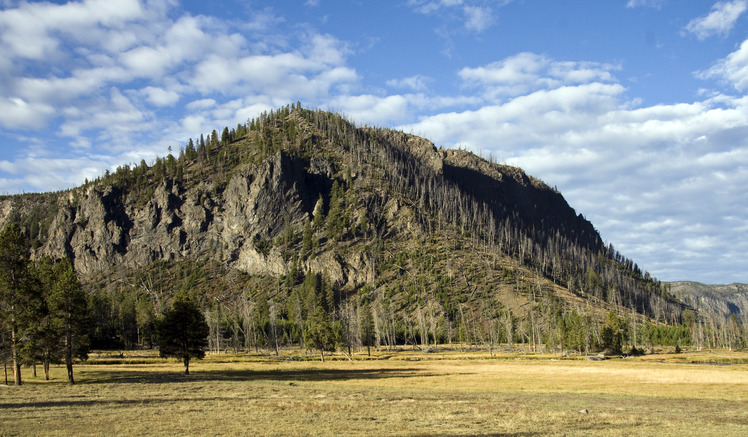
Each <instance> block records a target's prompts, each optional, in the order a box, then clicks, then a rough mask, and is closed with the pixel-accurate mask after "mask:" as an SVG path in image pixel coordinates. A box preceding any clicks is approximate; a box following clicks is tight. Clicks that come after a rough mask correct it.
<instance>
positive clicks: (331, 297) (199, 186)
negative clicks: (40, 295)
mask: <svg viewBox="0 0 748 437" xmlns="http://www.w3.org/2000/svg"><path fill="white" fill-rule="evenodd" d="M0 211H2V216H0V225H2V226H5V225H6V224H8V223H18V224H20V226H21V228H22V229H23V232H24V235H25V236H26V237H27V239H28V241H29V246H30V251H31V252H30V253H31V257H32V259H41V257H43V256H49V257H52V258H54V259H59V258H62V257H69V258H70V259H71V260H72V261H73V264H74V266H75V269H76V271H77V272H78V273H79V275H80V277H81V280H82V282H83V283H84V285H85V287H86V289H87V290H88V293H89V297H90V299H89V301H90V305H91V307H92V311H93V326H94V332H93V333H92V341H93V345H94V347H99V348H115V347H136V346H144V347H149V346H152V344H153V326H154V321H155V320H156V319H157V318H158V317H159V316H160V315H161V314H162V313H163V311H164V310H165V309H166V308H167V307H168V305H169V303H170V301H171V298H172V296H173V295H174V294H175V293H176V292H180V291H183V292H186V293H189V294H191V295H192V296H193V297H195V298H196V299H197V300H198V301H199V302H200V304H201V306H202V309H203V311H204V313H205V315H206V318H207V320H208V323H209V325H210V331H211V332H210V347H211V349H213V350H217V351H220V350H225V349H227V348H231V349H235V350H241V349H247V348H261V347H262V348H273V349H275V350H278V348H279V347H280V346H282V345H285V344H302V345H303V344H306V343H308V341H307V340H308V338H307V339H305V335H304V333H305V331H307V330H308V328H309V326H310V324H314V323H318V322H320V320H316V319H313V315H314V314H315V313H316V310H317V309H318V308H321V309H322V310H324V311H323V313H324V314H325V315H326V317H327V320H325V321H324V322H325V323H326V324H327V325H326V326H329V327H330V329H331V330H333V331H334V336H333V337H334V338H335V340H336V341H335V343H336V344H334V345H329V346H330V347H335V346H336V345H337V346H341V345H342V346H343V348H344V349H345V348H348V350H349V351H350V350H351V348H360V347H366V346H378V347H390V348H391V347H394V346H395V345H402V344H409V345H414V346H418V347H429V346H430V345H434V344H440V343H450V342H459V343H480V344H487V345H491V346H492V345H498V344H500V343H508V344H517V343H522V344H525V345H526V346H527V347H530V348H532V349H534V350H539V349H548V348H550V349H552V350H577V351H580V352H587V351H589V350H592V349H601V348H606V349H608V350H611V351H617V352H620V351H621V350H622V346H623V345H626V344H628V345H634V346H639V347H641V345H648V346H651V345H653V344H670V345H676V344H690V343H692V342H693V341H695V338H694V336H695V335H697V334H698V335H700V336H701V337H699V339H698V340H699V341H700V342H701V343H700V344H704V345H711V343H710V342H711V340H710V339H711V338H716V337H715V336H714V335H711V334H710V333H711V331H710V329H716V327H715V326H711V325H709V324H708V323H705V320H704V319H703V318H702V317H700V316H699V313H698V312H694V310H693V309H689V308H688V305H685V304H684V303H683V302H682V301H680V300H678V299H677V298H676V297H675V296H674V295H673V294H672V293H671V292H670V288H669V285H668V284H663V283H661V282H660V281H658V280H656V279H655V278H653V277H651V276H650V275H649V273H647V272H644V271H642V270H641V269H640V268H639V267H638V266H637V265H636V263H634V262H633V261H632V260H630V259H628V258H626V257H624V256H623V255H622V254H620V253H619V252H618V251H616V250H615V248H614V247H613V245H612V244H605V243H603V241H602V240H601V238H600V236H599V235H598V233H597V231H596V230H595V229H594V227H593V226H592V224H591V223H589V222H588V221H587V220H585V219H584V218H583V217H582V215H581V214H577V213H576V212H575V211H574V210H573V209H572V208H571V207H569V205H568V204H567V203H566V201H565V200H564V198H563V196H562V195H561V194H560V193H559V192H557V191H556V190H554V189H552V188H550V187H548V186H547V185H546V184H545V183H543V182H542V181H539V180H537V179H535V178H533V177H531V176H529V175H527V174H525V173H524V172H523V171H522V170H521V169H519V168H515V167H510V166H506V165H500V164H498V163H495V162H491V161H487V160H485V159H483V158H481V157H479V156H476V155H474V154H472V153H470V152H467V151H463V150H442V149H437V148H435V147H434V145H433V144H432V143H431V142H429V141H428V140H426V139H423V138H419V137H416V136H413V135H408V134H405V133H402V132H397V131H393V130H388V129H379V128H371V127H357V126H355V125H353V124H352V123H350V122H349V121H347V120H345V119H344V118H343V117H341V116H339V115H337V114H331V113H328V112H323V111H318V110H308V109H302V108H301V107H300V105H293V106H288V107H285V108H281V109H279V110H277V111H272V112H270V113H265V114H262V115H261V116H259V117H258V118H256V119H253V120H250V121H249V122H248V123H247V124H240V125H238V126H236V128H231V129H229V128H228V127H227V128H225V129H223V131H222V132H221V133H219V132H218V131H213V132H212V133H211V134H209V135H207V136H206V135H200V137H199V138H196V139H191V140H190V141H189V143H188V144H186V145H184V147H182V148H180V150H179V152H178V153H176V156H174V155H172V154H170V155H168V156H167V157H166V158H159V159H157V160H156V161H155V162H154V163H151V164H150V165H149V164H148V163H146V162H144V161H142V162H140V163H139V164H135V165H131V166H122V167H119V168H118V169H117V170H116V171H115V172H113V173H111V174H105V175H104V176H102V177H101V178H98V179H96V180H94V181H87V182H86V183H85V184H84V185H83V186H81V187H78V188H75V189H73V190H69V191H65V192H60V193H46V194H27V195H21V196H11V197H4V198H0ZM740 326H741V329H742V325H740ZM744 338H745V335H744V331H742V334H741V335H740V336H739V337H735V338H734V339H733V340H731V341H734V342H735V346H737V345H738V344H742V343H741V342H743V341H744V340H743V339H744ZM307 346H308V344H307Z"/></svg>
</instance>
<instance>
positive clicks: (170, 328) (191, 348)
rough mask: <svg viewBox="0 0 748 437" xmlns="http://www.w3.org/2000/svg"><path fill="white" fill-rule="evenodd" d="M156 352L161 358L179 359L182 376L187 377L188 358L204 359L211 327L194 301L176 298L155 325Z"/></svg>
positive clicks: (182, 295) (180, 297)
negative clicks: (182, 367) (181, 364)
mask: <svg viewBox="0 0 748 437" xmlns="http://www.w3.org/2000/svg"><path fill="white" fill-rule="evenodd" d="M156 332H157V336H158V346H159V353H160V355H161V356H162V357H174V358H181V359H182V360H183V361H184V374H185V375H189V374H190V359H192V358H197V359H202V358H203V357H205V349H206V348H207V347H208V334H209V333H210V328H209V327H208V323H207V322H206V321H205V316H204V315H203V313H202V312H201V311H200V308H199V307H198V305H197V302H195V301H194V300H193V299H191V298H189V297H188V296H186V295H184V294H180V295H177V296H176V297H175V299H174V303H173V304H172V306H171V308H170V309H169V310H167V311H166V312H165V313H164V316H163V318H162V319H161V320H160V321H159V322H158V324H157V325H156Z"/></svg>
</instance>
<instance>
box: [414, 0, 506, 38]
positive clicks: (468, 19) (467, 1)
mask: <svg viewBox="0 0 748 437" xmlns="http://www.w3.org/2000/svg"><path fill="white" fill-rule="evenodd" d="M511 1H512V0H502V1H496V2H485V1H474V0H473V1H471V0H409V1H408V3H407V4H408V6H410V7H411V8H412V9H413V11H415V12H416V13H419V14H423V15H437V16H439V17H440V18H441V19H442V20H446V21H447V22H459V23H461V27H463V28H464V29H465V30H468V31H470V32H474V33H481V32H483V31H485V30H486V29H488V28H489V27H491V26H492V25H493V24H494V8H497V7H501V6H504V5H506V4H508V3H511Z"/></svg>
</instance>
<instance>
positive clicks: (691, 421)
mask: <svg viewBox="0 0 748 437" xmlns="http://www.w3.org/2000/svg"><path fill="white" fill-rule="evenodd" d="M315 358H316V357H315V356H314V355H310V354H304V353H298V352H296V353H295V354H294V353H286V354H282V355H281V356H280V357H275V356H273V355H261V354H239V355H226V354H221V355H210V356H208V357H207V358H206V359H205V360H202V361H193V363H192V365H191V367H190V370H191V375H189V376H185V375H183V374H181V372H183V367H182V365H181V363H178V362H176V361H173V360H169V361H166V360H161V359H159V358H157V357H155V356H153V355H149V354H148V353H142V352H138V353H135V352H133V353H125V354H124V355H123V356H122V357H120V356H119V355H111V356H109V355H107V354H101V355H92V357H91V359H90V362H89V363H87V364H83V365H79V366H76V373H77V384H76V385H72V386H71V385H68V384H67V383H66V382H65V380H64V378H65V371H64V369H63V368H60V367H55V368H53V369H52V371H53V373H52V380H51V381H49V382H46V381H44V380H43V378H42V377H41V375H40V376H39V377H33V376H31V371H30V369H25V371H26V376H25V384H24V385H23V386H22V387H13V386H7V387H6V386H0V393H1V395H0V436H15V435H24V436H25V435H77V436H79V435H157V436H161V435H163V436H167V435H279V436H280V435H284V436H285V435H537V434H542V435H592V434H595V435H631V434H633V435H678V436H681V435H701V436H703V435H719V436H722V437H724V436H730V435H748V352H725V351H714V352H700V353H695V352H694V353H687V354H678V355H669V354H655V355H648V356H645V357H637V358H630V359H610V360H605V361H588V360H585V359H584V358H583V357H573V358H569V359H562V358H560V357H558V356H557V355H556V356H553V355H517V354H509V353H501V354H498V355H494V356H493V357H491V356H490V355H489V354H488V353H487V352H484V351H480V352H479V351H473V352H459V351H457V350H447V349H441V350H440V349H436V350H435V351H431V352H430V353H425V352H417V351H409V350H408V351H406V350H403V351H398V352H387V351H379V352H373V354H372V357H371V358H369V357H368V356H367V355H366V354H363V353H362V354H355V355H354V357H353V358H354V360H352V361H349V360H348V359H346V357H344V356H343V355H340V354H338V355H336V356H335V357H332V358H335V359H332V360H328V361H326V362H324V363H322V362H319V361H312V360H314V359H315ZM706 363H711V365H707V364H706ZM11 380H12V378H11Z"/></svg>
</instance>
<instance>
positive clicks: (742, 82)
mask: <svg viewBox="0 0 748 437" xmlns="http://www.w3.org/2000/svg"><path fill="white" fill-rule="evenodd" d="M696 76H697V77H700V78H702V79H709V78H716V79H720V80H724V81H726V82H727V83H729V84H730V85H731V86H732V87H734V88H735V89H737V90H738V91H745V90H748V40H745V41H743V43H742V44H741V45H740V47H739V48H738V49H737V50H736V51H734V52H732V53H730V54H729V55H728V56H727V57H725V58H724V59H721V60H719V61H718V62H717V63H715V64H714V65H713V66H712V67H711V68H709V69H708V70H706V71H701V72H697V73H696Z"/></svg>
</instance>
